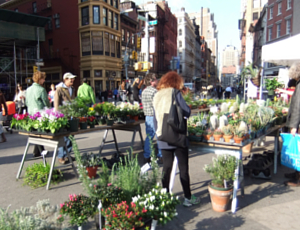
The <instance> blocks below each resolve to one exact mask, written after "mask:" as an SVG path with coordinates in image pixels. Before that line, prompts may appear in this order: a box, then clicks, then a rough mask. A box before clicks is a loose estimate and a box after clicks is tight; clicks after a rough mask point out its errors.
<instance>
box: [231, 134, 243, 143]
mask: <svg viewBox="0 0 300 230" xmlns="http://www.w3.org/2000/svg"><path fill="white" fill-rule="evenodd" d="M244 138H245V137H244V136H243V137H238V136H234V137H233V139H234V143H237V144H241V142H242V141H243V140H244Z"/></svg>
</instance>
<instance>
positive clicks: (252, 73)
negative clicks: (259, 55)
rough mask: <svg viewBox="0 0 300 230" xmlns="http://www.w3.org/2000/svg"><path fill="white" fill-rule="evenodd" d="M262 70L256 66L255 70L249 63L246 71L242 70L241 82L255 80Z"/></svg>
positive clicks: (245, 68)
mask: <svg viewBox="0 0 300 230" xmlns="http://www.w3.org/2000/svg"><path fill="white" fill-rule="evenodd" d="M259 72H260V70H259V69H258V68H257V67H256V66H255V67H254V68H253V65H252V64H251V63H249V65H247V66H246V67H244V69H243V70H242V73H241V82H243V81H244V80H245V79H248V78H249V79H251V78H255V77H256V76H257V75H258V74H259Z"/></svg>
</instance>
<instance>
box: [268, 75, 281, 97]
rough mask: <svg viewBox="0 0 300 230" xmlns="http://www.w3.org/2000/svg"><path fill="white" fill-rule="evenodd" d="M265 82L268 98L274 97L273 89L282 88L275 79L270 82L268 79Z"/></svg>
mask: <svg viewBox="0 0 300 230" xmlns="http://www.w3.org/2000/svg"><path fill="white" fill-rule="evenodd" d="M265 80H266V84H265V85H266V89H267V90H268V95H269V96H274V94H275V89H277V88H282V83H280V82H278V81H277V80H276V78H273V79H272V80H270V79H265Z"/></svg>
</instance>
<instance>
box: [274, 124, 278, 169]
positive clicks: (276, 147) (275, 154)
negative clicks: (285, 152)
mask: <svg viewBox="0 0 300 230" xmlns="http://www.w3.org/2000/svg"><path fill="white" fill-rule="evenodd" d="M278 142H279V130H278V131H277V132H276V135H275V138H274V148H275V149H274V174H276V173H277V156H278V144H279V143H278Z"/></svg>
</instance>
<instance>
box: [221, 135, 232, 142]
mask: <svg viewBox="0 0 300 230" xmlns="http://www.w3.org/2000/svg"><path fill="white" fill-rule="evenodd" d="M223 138H224V140H225V142H227V143H229V142H230V140H231V139H232V138H233V135H232V134H231V135H223Z"/></svg>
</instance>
